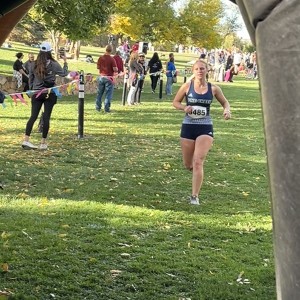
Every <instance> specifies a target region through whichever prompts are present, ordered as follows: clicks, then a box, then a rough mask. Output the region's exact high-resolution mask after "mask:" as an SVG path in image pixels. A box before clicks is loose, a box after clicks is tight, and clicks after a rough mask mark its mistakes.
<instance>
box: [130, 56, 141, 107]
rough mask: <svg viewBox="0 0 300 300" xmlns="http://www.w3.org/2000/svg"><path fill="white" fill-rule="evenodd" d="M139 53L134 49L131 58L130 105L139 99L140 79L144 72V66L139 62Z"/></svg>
mask: <svg viewBox="0 0 300 300" xmlns="http://www.w3.org/2000/svg"><path fill="white" fill-rule="evenodd" d="M138 59H139V55H138V53H137V52H134V51H132V52H131V54H130V60H129V84H128V85H129V86H130V89H129V93H128V96H127V103H128V105H133V104H135V103H137V102H138V101H137V100H138V95H139V83H138V81H139V79H140V75H141V74H143V73H144V69H143V67H142V66H141V65H140V64H139V63H138Z"/></svg>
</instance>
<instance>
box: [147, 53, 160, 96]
mask: <svg viewBox="0 0 300 300" xmlns="http://www.w3.org/2000/svg"><path fill="white" fill-rule="evenodd" d="M148 70H149V72H150V80H151V90H152V93H155V89H156V87H157V82H158V79H159V72H161V70H162V63H161V60H160V59H159V56H158V53H157V52H154V53H153V56H152V58H151V59H150V61H149V63H148Z"/></svg>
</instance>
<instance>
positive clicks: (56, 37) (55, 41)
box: [50, 30, 61, 60]
mask: <svg viewBox="0 0 300 300" xmlns="http://www.w3.org/2000/svg"><path fill="white" fill-rule="evenodd" d="M50 35H51V41H52V49H53V51H54V56H55V59H56V60H58V59H59V51H58V44H59V39H60V36H61V33H60V32H59V31H54V30H51V31H50Z"/></svg>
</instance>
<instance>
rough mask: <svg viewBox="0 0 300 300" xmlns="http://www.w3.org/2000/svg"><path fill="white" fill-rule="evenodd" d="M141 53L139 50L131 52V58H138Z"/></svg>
mask: <svg viewBox="0 0 300 300" xmlns="http://www.w3.org/2000/svg"><path fill="white" fill-rule="evenodd" d="M138 58H139V54H138V53H137V52H131V54H130V60H138Z"/></svg>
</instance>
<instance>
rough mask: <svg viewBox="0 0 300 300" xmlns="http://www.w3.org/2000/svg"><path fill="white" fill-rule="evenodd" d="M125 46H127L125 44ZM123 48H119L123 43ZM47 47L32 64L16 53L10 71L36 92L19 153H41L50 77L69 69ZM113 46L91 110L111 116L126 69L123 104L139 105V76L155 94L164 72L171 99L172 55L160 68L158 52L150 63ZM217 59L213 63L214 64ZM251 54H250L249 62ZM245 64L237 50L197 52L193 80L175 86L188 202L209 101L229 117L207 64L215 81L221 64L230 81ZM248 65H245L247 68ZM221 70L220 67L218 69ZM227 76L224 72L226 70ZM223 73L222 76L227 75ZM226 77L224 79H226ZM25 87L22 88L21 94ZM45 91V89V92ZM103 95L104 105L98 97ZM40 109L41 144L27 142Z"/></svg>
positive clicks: (199, 171) (198, 170) (195, 201)
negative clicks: (189, 180) (188, 181)
mask: <svg viewBox="0 0 300 300" xmlns="http://www.w3.org/2000/svg"><path fill="white" fill-rule="evenodd" d="M125 45H127V43H125ZM123 46H124V45H123ZM51 52H52V47H51V45H50V44H49V43H47V42H44V43H42V44H41V46H40V52H39V53H38V55H37V58H36V60H35V59H34V55H33V54H31V53H30V54H29V56H28V60H27V61H26V62H25V63H23V62H22V59H23V57H24V55H23V53H17V55H16V56H17V60H16V62H15V63H14V66H13V68H14V70H15V71H16V72H18V73H20V74H21V75H22V82H25V88H26V89H30V90H38V91H41V92H40V93H38V94H33V96H32V99H31V104H32V105H31V116H30V118H29V119H28V121H27V124H26V128H25V135H24V140H23V143H22V147H23V148H24V149H37V148H39V149H41V150H46V149H47V148H48V145H47V143H46V138H47V135H48V132H49V126H50V117H51V114H52V110H53V107H54V105H55V104H56V102H57V96H56V94H55V93H54V92H53V91H52V90H50V92H49V90H47V89H48V88H51V87H53V86H54V85H55V78H56V76H57V75H59V76H67V75H68V65H67V62H66V57H62V59H63V60H64V65H63V67H61V65H60V64H59V63H58V62H57V61H56V60H55V59H54V58H53V57H52V53H51ZM112 52H113V46H112V45H111V44H108V45H107V46H106V48H105V53H104V54H103V55H101V56H100V57H99V58H98V60H97V69H98V70H99V76H98V77H97V84H98V89H97V95H96V101H95V108H96V110H97V111H98V112H100V111H101V110H102V108H103V109H104V112H105V113H110V112H111V101H112V97H113V92H114V89H115V88H116V87H117V85H118V84H119V83H120V82H118V81H117V79H118V78H119V75H122V74H123V75H124V71H125V70H126V68H128V75H129V76H128V84H129V92H128V96H127V103H128V105H134V104H138V103H139V102H140V94H141V91H142V89H143V85H144V78H145V76H146V75H147V74H149V75H150V79H151V90H152V93H155V91H156V88H157V83H158V79H159V77H160V76H161V74H162V72H163V71H164V73H165V76H166V78H167V82H166V89H165V92H166V95H172V92H173V91H172V85H173V83H175V82H176V81H177V70H176V66H175V57H174V53H170V54H169V57H168V61H167V62H166V63H165V65H163V63H162V61H161V60H160V58H159V55H158V53H157V52H154V53H153V56H152V57H151V59H150V60H149V62H147V61H146V59H145V53H144V52H139V51H138V48H136V44H135V45H133V47H132V48H131V49H130V50H129V54H130V55H129V57H125V59H124V57H122V54H121V51H119V50H117V52H116V54H115V55H114V56H113V55H112ZM216 58H217V63H216V62H215V61H213V59H214V60H215V59H216ZM253 60H254V56H252V62H253ZM243 61H246V60H245V58H244V57H243V55H242V53H241V52H238V51H237V52H236V53H230V52H229V53H225V52H224V51H220V52H219V53H217V55H216V53H215V54H214V55H212V53H207V54H206V53H201V54H200V59H198V60H197V61H196V62H195V63H194V64H193V66H192V77H191V78H190V79H189V80H188V81H187V82H185V83H183V85H182V86H181V87H180V88H179V90H178V92H177V93H176V95H175V97H174V100H173V106H174V107H175V108H176V109H177V110H181V111H183V112H184V117H183V121H182V125H181V133H180V144H181V151H182V159H183V163H184V166H185V167H186V168H187V169H188V170H190V171H192V188H191V189H192V191H191V196H190V203H191V204H192V205H199V204H200V200H199V194H200V190H201V186H202V182H203V177H204V171H203V165H204V161H205V158H206V156H207V154H208V152H209V150H210V148H211V147H212V143H213V137H214V131H213V123H212V117H211V114H210V111H211V104H212V101H213V98H216V99H217V101H218V102H219V103H220V104H221V106H222V107H223V116H224V119H225V120H228V119H230V118H231V112H230V105H229V102H228V100H227V99H226V97H225V96H224V94H223V92H222V90H221V88H220V87H219V86H217V85H215V84H212V83H210V82H209V81H208V80H207V76H208V74H209V72H210V70H211V66H212V65H213V66H214V67H215V69H214V72H215V75H214V76H215V79H216V81H218V79H220V72H221V71H220V68H219V65H223V66H225V65H226V69H227V70H229V72H228V73H230V75H229V79H228V80H229V81H231V80H232V76H233V75H234V74H237V73H238V72H239V67H240V66H241V64H242V63H243ZM248 67H249V66H248ZM223 68H224V69H225V67H223ZM226 72H227V71H226ZM226 72H225V73H226ZM225 77H226V75H225ZM25 88H24V90H25ZM44 89H45V91H44ZM103 97H104V105H102V98H103ZM42 106H43V107H44V113H43V130H42V139H41V143H40V146H39V147H37V146H35V145H34V144H32V143H31V142H30V141H29V139H30V136H31V132H32V128H33V125H34V123H35V121H36V120H37V118H38V115H39V113H40V110H41V108H42Z"/></svg>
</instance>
